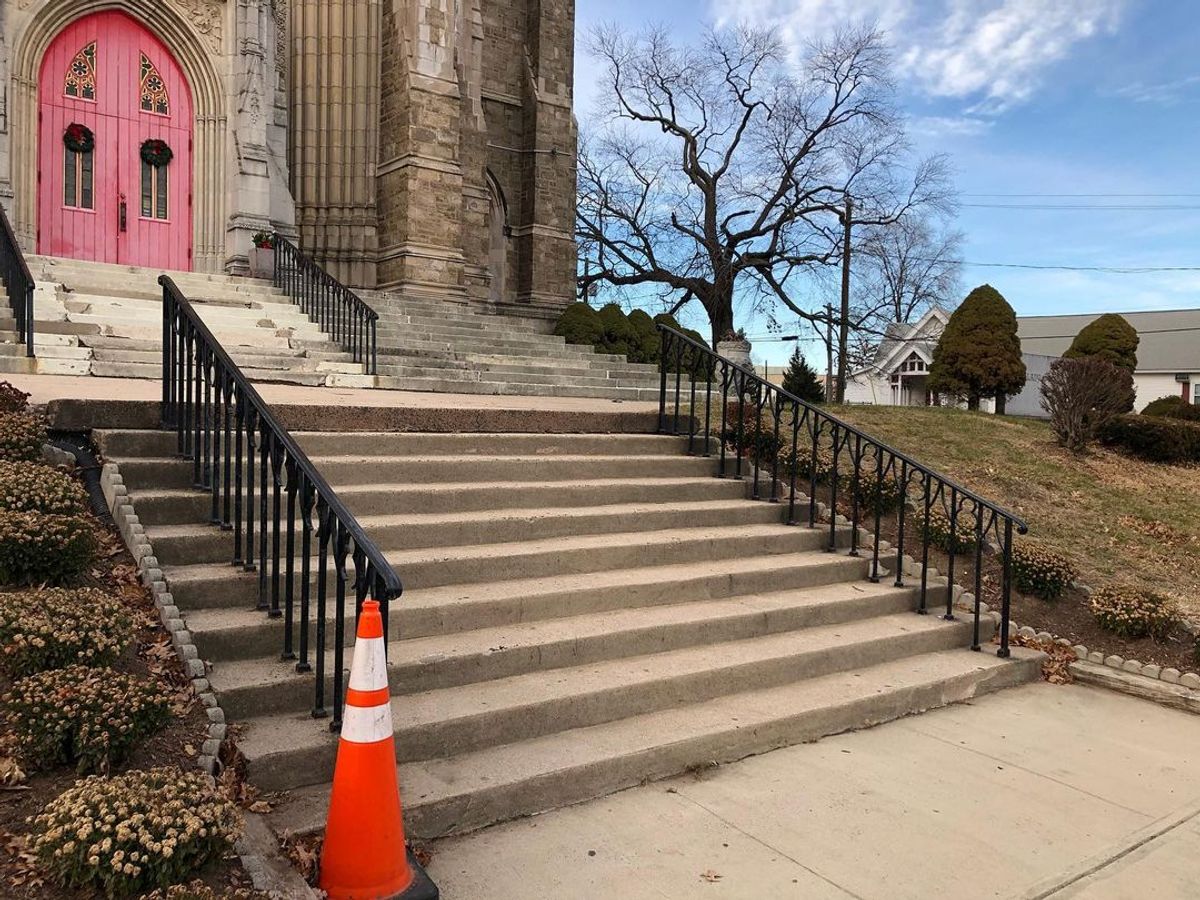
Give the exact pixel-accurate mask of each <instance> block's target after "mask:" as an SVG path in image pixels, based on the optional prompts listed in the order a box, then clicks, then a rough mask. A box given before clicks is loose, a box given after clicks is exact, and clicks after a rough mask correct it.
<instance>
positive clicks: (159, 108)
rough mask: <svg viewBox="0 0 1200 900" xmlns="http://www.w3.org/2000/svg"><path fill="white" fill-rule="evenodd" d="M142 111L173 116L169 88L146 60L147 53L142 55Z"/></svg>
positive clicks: (152, 65)
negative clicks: (168, 94) (168, 93)
mask: <svg viewBox="0 0 1200 900" xmlns="http://www.w3.org/2000/svg"><path fill="white" fill-rule="evenodd" d="M142 111H143V112H152V113H157V114H158V115H160V116H169V115H170V114H171V101H170V98H169V97H167V86H166V85H165V84H163V80H162V76H161V75H159V74H158V69H157V68H155V66H154V63H152V62H150V60H149V59H147V58H146V54H145V53H143V54H142Z"/></svg>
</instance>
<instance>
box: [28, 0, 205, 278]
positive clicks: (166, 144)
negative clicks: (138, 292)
mask: <svg viewBox="0 0 1200 900" xmlns="http://www.w3.org/2000/svg"><path fill="white" fill-rule="evenodd" d="M38 84H39V100H38V106H39V122H40V124H39V128H38V226H37V228H38V241H37V243H38V252H40V253H46V254H50V255H53V256H67V257H73V258H76V259H90V260H95V261H97V262H118V263H125V264H128V265H136V266H153V267H155V268H164V269H185V270H186V269H191V268H192V209H191V205H192V198H191V184H192V122H193V116H192V97H191V91H190V89H189V87H188V84H187V81H186V79H185V78H184V75H183V72H182V70H181V69H180V67H179V65H178V63H176V61H175V58H174V57H173V56H172V55H171V53H170V52H169V51H168V50H167V48H166V47H165V46H164V45H163V43H162V41H160V40H159V39H158V38H157V37H155V36H154V35H153V34H152V33H151V32H150V31H149V30H147V29H146V27H145V26H143V25H142V24H141V23H139V22H138V21H137V20H136V19H134V18H132V17H130V16H128V15H126V14H124V13H121V12H116V11H111V10H106V11H103V12H98V13H93V14H92V15H89V16H85V17H83V18H81V19H78V20H76V21H74V22H72V23H71V24H70V25H68V26H66V27H65V28H64V29H63V30H62V31H61V32H59V34H58V36H57V37H55V38H54V40H53V41H52V42H51V44H50V46H49V48H48V49H47V50H46V53H45V55H44V57H43V58H42V65H41V72H40V76H39V79H38Z"/></svg>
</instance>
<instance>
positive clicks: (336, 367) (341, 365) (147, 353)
mask: <svg viewBox="0 0 1200 900" xmlns="http://www.w3.org/2000/svg"><path fill="white" fill-rule="evenodd" d="M248 351H249V348H234V349H232V350H231V351H230V353H229V355H230V357H231V358H232V359H233V361H234V362H235V363H236V364H237V365H238V367H239V368H241V369H242V370H244V371H251V370H260V369H270V370H274V371H279V372H308V373H314V372H341V373H344V374H361V373H362V371H363V365H362V363H356V362H353V361H352V360H351V357H350V354H349V353H346V354H342V355H344V356H345V360H344V361H342V360H336V359H324V358H319V357H317V358H311V359H310V358H308V357H307V356H305V355H291V354H282V353H274V354H273V353H255V352H248ZM92 358H93V359H95V360H97V361H100V362H106V363H140V364H142V365H156V366H159V367H160V368H161V366H162V349H161V348H159V349H156V350H95V351H93V353H92Z"/></svg>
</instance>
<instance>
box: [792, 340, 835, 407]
mask: <svg viewBox="0 0 1200 900" xmlns="http://www.w3.org/2000/svg"><path fill="white" fill-rule="evenodd" d="M783 389H784V390H785V391H787V392H788V393H789V394H795V395H796V396H797V397H799V398H800V399H801V400H807V401H808V402H809V403H822V402H824V400H825V389H824V388H823V387H821V382H819V381H818V380H817V373H816V372H814V371H813V370H812V367H811V366H810V365H809V364H808V362H807V361H806V360H805V359H804V357H803V356H801V355H800V348H799V347H796V349H795V350H793V351H792V358H791V359H789V360H788V367H787V371H786V372H784V373H783Z"/></svg>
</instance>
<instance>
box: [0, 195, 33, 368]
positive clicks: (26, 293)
mask: <svg viewBox="0 0 1200 900" xmlns="http://www.w3.org/2000/svg"><path fill="white" fill-rule="evenodd" d="M0 280H3V281H4V288H5V290H6V291H7V292H8V305H9V306H10V307H11V308H12V313H13V318H14V319H16V322H17V334H18V336H19V337H20V338H21V340H22V341H23V342H24V344H25V355H26V356H33V355H34V354H33V276H32V275H31V274H30V273H29V266H27V265H26V264H25V257H24V255H23V254H22V253H21V245H20V244H18V243H17V236H16V235H15V234H13V230H12V225H10V224H9V222H8V216H7V215H5V213H4V207H3V206H0Z"/></svg>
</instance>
